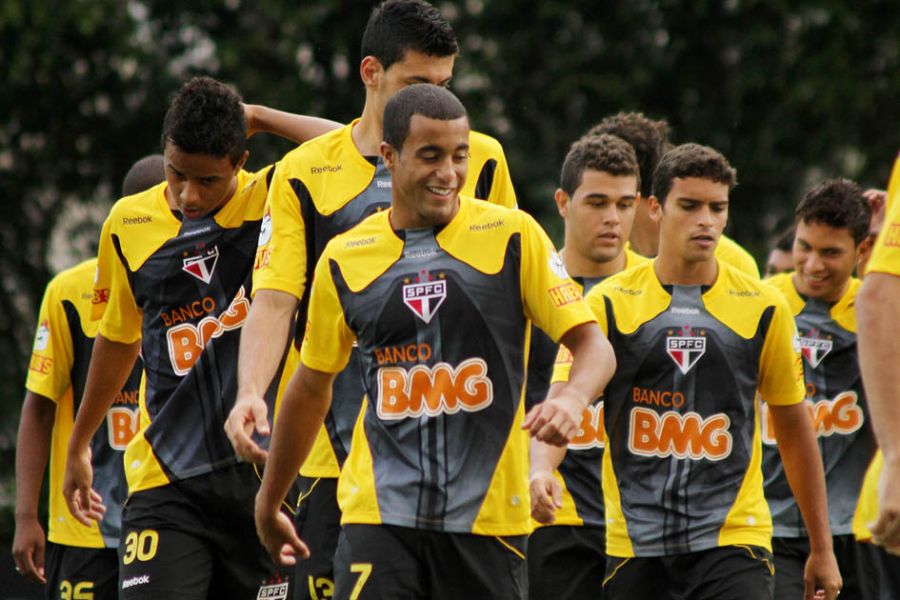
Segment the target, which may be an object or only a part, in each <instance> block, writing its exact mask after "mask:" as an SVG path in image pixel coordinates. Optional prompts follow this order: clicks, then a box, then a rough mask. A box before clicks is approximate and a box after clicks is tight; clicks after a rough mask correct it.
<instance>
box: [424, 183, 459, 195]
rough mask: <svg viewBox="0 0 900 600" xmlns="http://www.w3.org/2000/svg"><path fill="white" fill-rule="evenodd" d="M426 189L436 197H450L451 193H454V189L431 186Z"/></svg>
mask: <svg viewBox="0 0 900 600" xmlns="http://www.w3.org/2000/svg"><path fill="white" fill-rule="evenodd" d="M425 189H426V190H428V191H429V192H431V193H432V194H434V195H435V196H449V195H450V194H451V193H453V188H443V187H434V186H430V185H429V186H426V187H425Z"/></svg>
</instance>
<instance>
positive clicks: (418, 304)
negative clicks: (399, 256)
mask: <svg viewBox="0 0 900 600" xmlns="http://www.w3.org/2000/svg"><path fill="white" fill-rule="evenodd" d="M418 279H419V283H407V284H405V285H404V286H403V303H404V304H406V306H408V307H409V309H410V310H411V311H413V312H414V313H415V315H416V316H417V317H419V318H420V319H422V320H423V321H425V322H426V323H430V322H431V319H432V318H433V317H434V315H435V313H436V312H437V310H438V309H439V308H440V307H441V304H443V303H444V300H445V299H446V298H447V281H446V280H445V279H434V280H432V278H431V277H430V276H429V275H427V273H424V272H423V274H422V276H421V277H419V278H418Z"/></svg>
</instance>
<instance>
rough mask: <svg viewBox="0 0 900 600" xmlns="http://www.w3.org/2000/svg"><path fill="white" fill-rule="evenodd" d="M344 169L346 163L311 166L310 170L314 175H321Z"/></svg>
mask: <svg viewBox="0 0 900 600" xmlns="http://www.w3.org/2000/svg"><path fill="white" fill-rule="evenodd" d="M343 170H344V165H324V166H322V167H310V168H309V172H310V173H312V174H313V175H321V174H323V173H339V172H340V171H343Z"/></svg>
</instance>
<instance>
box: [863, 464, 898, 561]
mask: <svg viewBox="0 0 900 600" xmlns="http://www.w3.org/2000/svg"><path fill="white" fill-rule="evenodd" d="M898 477H900V465H894V466H891V463H890V462H888V461H887V460H885V463H884V468H883V469H882V471H881V477H880V479H879V481H878V519H876V521H875V523H874V524H872V525H871V527H870V529H871V530H872V541H873V542H875V543H876V544H878V545H879V546H884V549H885V550H887V551H888V552H890V553H891V554H897V555H900V479H898Z"/></svg>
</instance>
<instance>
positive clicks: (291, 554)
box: [255, 364, 336, 565]
mask: <svg viewBox="0 0 900 600" xmlns="http://www.w3.org/2000/svg"><path fill="white" fill-rule="evenodd" d="M335 375H336V374H335V373H325V372H322V371H316V370H315V369H311V368H309V367H307V366H306V365H303V364H301V365H300V368H299V369H297V372H296V373H294V376H293V377H291V380H290V381H289V382H288V385H287V388H286V389H285V392H284V398H283V399H282V402H281V409H280V416H279V418H278V422H277V423H276V424H275V431H274V432H273V435H272V446H271V449H270V451H269V458H268V461H267V463H266V471H265V474H264V475H263V481H262V485H261V486H260V490H259V493H258V494H257V496H256V510H255V518H256V532H257V534H258V535H259V539H260V541H261V542H262V544H263V546H265V547H266V550H267V551H268V552H269V555H270V556H271V557H272V560H274V561H275V562H276V563H279V564H283V565H291V564H294V563H295V562H296V558H295V557H296V555H297V554H299V555H300V556H301V557H302V558H306V557H308V556H309V549H308V548H307V547H306V545H305V544H304V543H303V542H302V541H301V540H300V538H299V537H298V536H297V533H296V532H295V531H294V526H293V524H292V523H291V520H290V519H289V518H288V517H287V516H286V515H285V514H284V513H282V512H281V510H280V507H281V502H282V500H284V497H285V496H286V495H287V493H288V490H289V488H290V486H291V483H292V482H293V481H294V479H295V478H296V476H297V472H298V471H299V470H300V466H301V465H302V464H303V461H304V460H306V457H307V456H308V455H309V451H310V450H311V449H312V446H313V442H314V441H315V439H316V435H317V434H318V432H319V428H320V427H321V426H322V423H323V422H324V420H325V414H326V413H327V412H328V408H329V407H330V406H331V385H332V383H333V382H334V378H335Z"/></svg>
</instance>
